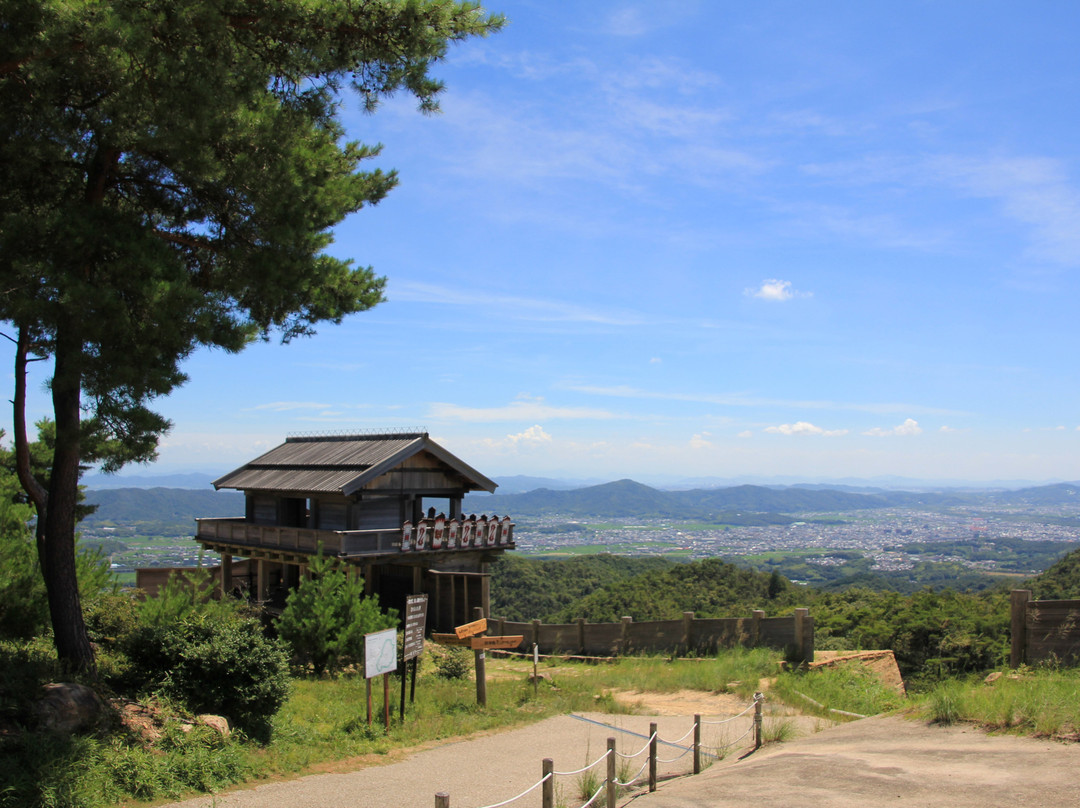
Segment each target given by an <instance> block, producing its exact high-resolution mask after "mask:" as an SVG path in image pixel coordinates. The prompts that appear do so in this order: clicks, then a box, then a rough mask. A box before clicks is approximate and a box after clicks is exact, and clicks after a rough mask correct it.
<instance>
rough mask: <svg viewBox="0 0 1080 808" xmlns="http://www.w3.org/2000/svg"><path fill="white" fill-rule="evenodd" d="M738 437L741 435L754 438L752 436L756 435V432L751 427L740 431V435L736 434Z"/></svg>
mask: <svg viewBox="0 0 1080 808" xmlns="http://www.w3.org/2000/svg"><path fill="white" fill-rule="evenodd" d="M736 437H739V438H752V437H754V433H753V432H751V431H750V430H749V429H744V430H743V431H742V432H740V433H739V434H738V435H736Z"/></svg>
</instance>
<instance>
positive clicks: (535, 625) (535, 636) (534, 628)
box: [532, 620, 549, 654]
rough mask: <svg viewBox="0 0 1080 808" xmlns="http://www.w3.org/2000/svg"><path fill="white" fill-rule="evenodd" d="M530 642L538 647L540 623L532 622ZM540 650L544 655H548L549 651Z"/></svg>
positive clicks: (545, 649)
mask: <svg viewBox="0 0 1080 808" xmlns="http://www.w3.org/2000/svg"><path fill="white" fill-rule="evenodd" d="M532 641H533V645H540V621H539V620H533V621H532ZM541 650H542V651H543V652H544V653H545V654H546V653H548V651H549V649H547V648H544V649H541Z"/></svg>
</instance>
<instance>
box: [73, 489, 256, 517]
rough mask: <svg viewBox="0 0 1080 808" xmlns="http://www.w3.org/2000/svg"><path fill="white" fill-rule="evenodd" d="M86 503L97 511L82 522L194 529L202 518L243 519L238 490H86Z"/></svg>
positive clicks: (241, 497) (242, 503)
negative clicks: (162, 524) (180, 525)
mask: <svg viewBox="0 0 1080 808" xmlns="http://www.w3.org/2000/svg"><path fill="white" fill-rule="evenodd" d="M86 502H87V504H89V505H97V506H98V507H97V510H96V511H95V512H94V513H93V514H91V515H90V516H89V517H87V518H86V519H85V520H84V523H85V524H87V525H88V526H92V525H95V524H100V523H102V522H176V523H185V524H189V525H192V526H194V524H195V519H196V518H197V517H203V516H243V515H244V495H243V494H242V493H240V492H239V491H214V490H210V491H203V490H200V491H191V490H188V489H185V488H112V489H107V490H98V491H93V490H90V491H87V492H86Z"/></svg>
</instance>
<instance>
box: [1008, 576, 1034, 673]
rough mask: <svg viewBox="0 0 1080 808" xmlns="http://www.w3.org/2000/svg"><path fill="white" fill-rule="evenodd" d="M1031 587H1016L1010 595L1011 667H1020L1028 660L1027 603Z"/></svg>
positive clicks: (1029, 599)
mask: <svg viewBox="0 0 1080 808" xmlns="http://www.w3.org/2000/svg"><path fill="white" fill-rule="evenodd" d="M1030 601H1031V590H1030V589H1014V590H1013V591H1012V594H1011V595H1010V597H1009V605H1010V609H1011V614H1010V621H1009V635H1010V637H1009V640H1010V643H1009V667H1010V668H1019V667H1020V666H1021V665H1023V664H1024V663H1025V662H1026V661H1027V605H1028V603H1029V602H1030Z"/></svg>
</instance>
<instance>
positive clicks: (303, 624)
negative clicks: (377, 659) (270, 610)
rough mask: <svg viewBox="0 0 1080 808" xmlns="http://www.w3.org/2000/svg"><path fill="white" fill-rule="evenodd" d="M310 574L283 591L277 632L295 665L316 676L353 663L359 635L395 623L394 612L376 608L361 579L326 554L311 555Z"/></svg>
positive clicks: (359, 650)
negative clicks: (285, 596)
mask: <svg viewBox="0 0 1080 808" xmlns="http://www.w3.org/2000/svg"><path fill="white" fill-rule="evenodd" d="M310 572H311V575H310V577H308V578H306V579H305V580H303V581H301V582H300V586H299V587H297V588H296V589H294V590H293V591H292V592H291V593H289V599H288V600H287V601H286V602H285V610H284V611H283V612H282V613H281V617H280V618H278V620H277V623H276V626H277V630H278V634H279V635H280V636H281V638H282V639H283V640H284V641H285V642H286V643H287V644H288V645H289V647H290V648H291V649H292V653H293V658H294V660H295V661H296V662H298V663H299V664H300V665H304V666H306V665H308V664H310V665H311V666H312V668H314V670H315V675H316V676H321V675H322V674H323V673H325V672H327V671H330V672H335V671H339V670H341V669H342V668H344V667H346V666H348V665H351V664H359V663H360V662H361V661H362V660H363V658H364V635H365V634H369V633H371V632H373V631H379V630H380V629H386V628H393V627H395V626H396V625H397V613H396V612H394V611H390V612H389V613H383V612H381V611H380V610H379V601H378V598H374V597H365V596H364V581H363V579H362V578H353V577H350V576H348V575H346V574H345V572H344V571H342V570H341V569H340V568H339V567H337V566H336V565H335V562H334V561H333V560H332V559H329V558H326V557H324V556H323V554H322V551H321V549H320V552H319V554H318V555H317V556H316V557H315V558H313V559H312V561H311V567H310Z"/></svg>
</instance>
